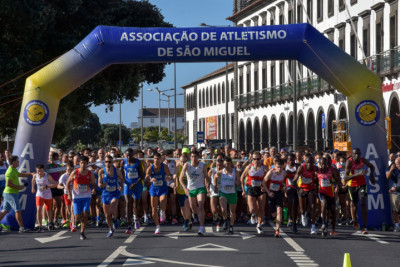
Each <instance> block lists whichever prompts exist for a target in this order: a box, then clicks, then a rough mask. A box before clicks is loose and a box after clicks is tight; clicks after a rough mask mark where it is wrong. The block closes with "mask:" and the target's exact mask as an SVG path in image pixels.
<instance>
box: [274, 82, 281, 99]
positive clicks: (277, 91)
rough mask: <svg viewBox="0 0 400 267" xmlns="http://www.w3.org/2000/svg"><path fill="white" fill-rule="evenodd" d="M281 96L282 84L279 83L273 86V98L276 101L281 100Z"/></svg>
mask: <svg viewBox="0 0 400 267" xmlns="http://www.w3.org/2000/svg"><path fill="white" fill-rule="evenodd" d="M281 96H282V93H281V86H280V85H277V86H274V87H272V99H273V100H274V101H280V100H281Z"/></svg>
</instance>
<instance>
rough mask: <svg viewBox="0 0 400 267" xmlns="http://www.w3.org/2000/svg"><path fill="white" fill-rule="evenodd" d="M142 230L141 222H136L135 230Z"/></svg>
mask: <svg viewBox="0 0 400 267" xmlns="http://www.w3.org/2000/svg"><path fill="white" fill-rule="evenodd" d="M139 228H140V222H139V221H136V222H135V229H136V230H137V229H139Z"/></svg>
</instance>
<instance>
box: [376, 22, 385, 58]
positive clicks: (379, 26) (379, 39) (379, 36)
mask: <svg viewBox="0 0 400 267" xmlns="http://www.w3.org/2000/svg"><path fill="white" fill-rule="evenodd" d="M382 49H383V21H382V20H379V21H378V23H376V53H377V54H379V53H381V52H382Z"/></svg>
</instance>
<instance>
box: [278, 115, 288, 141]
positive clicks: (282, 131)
mask: <svg viewBox="0 0 400 267" xmlns="http://www.w3.org/2000/svg"><path fill="white" fill-rule="evenodd" d="M278 145H279V149H281V148H283V147H286V145H287V136H286V119H285V115H283V114H281V116H280V118H279V144H278Z"/></svg>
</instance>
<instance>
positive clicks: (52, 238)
mask: <svg viewBox="0 0 400 267" xmlns="http://www.w3.org/2000/svg"><path fill="white" fill-rule="evenodd" d="M66 232H68V231H67V230H64V231H60V232H58V233H57V234H55V235H53V236H50V237H38V238H35V240H36V241H39V242H40V243H42V244H44V243H49V242H53V241H58V240H61V239H64V238H69V237H71V236H62V235H63V234H65V233H66Z"/></svg>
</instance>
